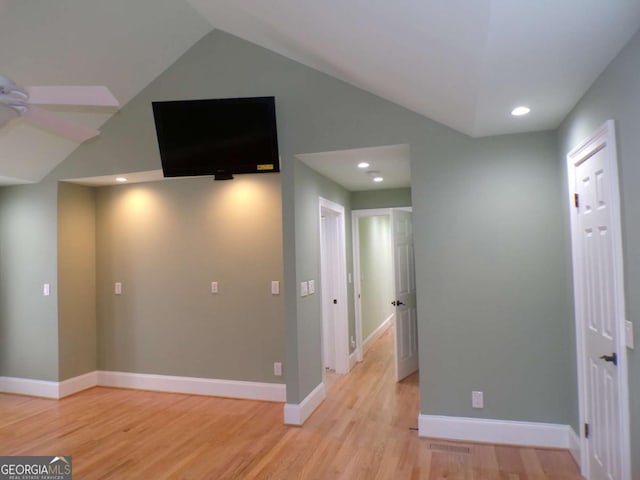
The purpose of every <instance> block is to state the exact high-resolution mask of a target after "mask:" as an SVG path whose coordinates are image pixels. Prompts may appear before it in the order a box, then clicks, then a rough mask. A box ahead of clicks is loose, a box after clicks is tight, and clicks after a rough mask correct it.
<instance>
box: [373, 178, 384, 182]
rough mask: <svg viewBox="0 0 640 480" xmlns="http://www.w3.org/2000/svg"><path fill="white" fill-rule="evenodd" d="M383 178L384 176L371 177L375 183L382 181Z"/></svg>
mask: <svg viewBox="0 0 640 480" xmlns="http://www.w3.org/2000/svg"><path fill="white" fill-rule="evenodd" d="M383 180H384V178H382V177H373V181H374V182H377V183H380V182H382V181H383Z"/></svg>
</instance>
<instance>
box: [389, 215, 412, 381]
mask: <svg viewBox="0 0 640 480" xmlns="http://www.w3.org/2000/svg"><path fill="white" fill-rule="evenodd" d="M391 223H392V225H393V230H392V231H393V252H394V255H393V258H394V276H395V294H396V295H395V297H396V298H395V300H394V301H393V304H394V306H395V308H396V315H395V317H396V329H395V331H396V338H395V350H396V351H395V367H396V381H400V380H402V379H403V378H405V377H407V376H409V375H411V374H412V373H413V372H415V371H416V370H418V324H417V315H416V280H415V270H414V263H413V224H412V221H411V212H408V211H404V210H393V211H392V214H391Z"/></svg>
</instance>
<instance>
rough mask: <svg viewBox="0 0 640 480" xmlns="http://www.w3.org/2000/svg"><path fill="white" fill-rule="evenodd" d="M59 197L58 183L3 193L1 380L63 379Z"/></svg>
mask: <svg viewBox="0 0 640 480" xmlns="http://www.w3.org/2000/svg"><path fill="white" fill-rule="evenodd" d="M56 195H57V185H56V183H55V182H52V183H51V182H50V183H43V184H38V185H27V186H15V187H2V188H0V375H2V376H7V377H18V378H32V379H39V380H50V381H57V380H58V379H59V376H58V312H57V310H58V302H57V293H58V289H57V277H58V272H57V241H56V239H57V201H56V200H57V198H56ZM45 283H49V284H50V285H51V295H50V296H48V297H45V296H43V285H44V284H45Z"/></svg>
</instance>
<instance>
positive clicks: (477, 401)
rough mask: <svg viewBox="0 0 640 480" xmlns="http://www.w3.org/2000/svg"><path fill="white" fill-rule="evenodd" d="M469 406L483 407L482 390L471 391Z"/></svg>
mask: <svg viewBox="0 0 640 480" xmlns="http://www.w3.org/2000/svg"><path fill="white" fill-rule="evenodd" d="M471 406H472V407H473V408H484V394H483V393H482V392H475V391H474V392H471Z"/></svg>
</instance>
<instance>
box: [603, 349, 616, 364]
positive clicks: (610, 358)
mask: <svg viewBox="0 0 640 480" xmlns="http://www.w3.org/2000/svg"><path fill="white" fill-rule="evenodd" d="M600 360H604V361H605V362H611V363H613V364H614V365H616V366H617V365H618V354H617V353H616V352H613V353H612V354H611V355H602V356H601V357H600Z"/></svg>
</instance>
